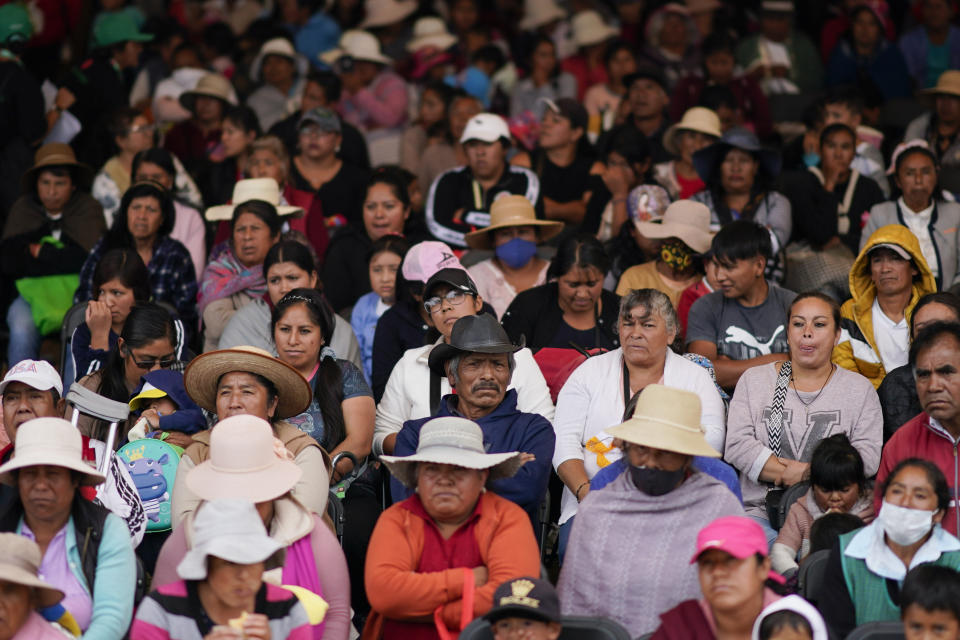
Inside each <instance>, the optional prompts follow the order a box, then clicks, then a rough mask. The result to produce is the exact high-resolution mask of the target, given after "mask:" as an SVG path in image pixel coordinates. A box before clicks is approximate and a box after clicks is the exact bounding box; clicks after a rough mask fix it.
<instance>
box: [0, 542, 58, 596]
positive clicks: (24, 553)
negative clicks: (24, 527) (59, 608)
mask: <svg viewBox="0 0 960 640" xmlns="http://www.w3.org/2000/svg"><path fill="white" fill-rule="evenodd" d="M41 559H42V556H41V555H40V547H38V546H37V543H36V542H34V541H33V540H31V539H30V538H25V537H24V536H21V535H19V534H16V533H0V582H10V583H12V584H19V585H22V586H24V587H30V588H31V589H33V592H34V593H35V594H36V595H37V605H38V606H39V607H40V608H46V607H52V606H53V605H55V604H57V603H58V602H60V601H61V600H63V595H64V594H63V591H61V590H60V589H57V588H56V587H54V586H52V585H49V584H47V583H46V582H44V581H43V580H41V579H40V578H39V573H40V562H41Z"/></svg>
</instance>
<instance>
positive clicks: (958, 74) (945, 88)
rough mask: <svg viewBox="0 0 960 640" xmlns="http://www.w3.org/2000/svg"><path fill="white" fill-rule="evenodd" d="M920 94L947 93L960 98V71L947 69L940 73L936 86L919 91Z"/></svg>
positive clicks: (934, 94)
mask: <svg viewBox="0 0 960 640" xmlns="http://www.w3.org/2000/svg"><path fill="white" fill-rule="evenodd" d="M920 93H921V94H922V95H927V96H936V95H947V96H953V97H955V98H960V71H957V70H956V69H949V70H947V71H944V72H943V73H941V74H940V77H939V78H937V84H936V86H933V87H930V88H929V89H924V90H923V91H920Z"/></svg>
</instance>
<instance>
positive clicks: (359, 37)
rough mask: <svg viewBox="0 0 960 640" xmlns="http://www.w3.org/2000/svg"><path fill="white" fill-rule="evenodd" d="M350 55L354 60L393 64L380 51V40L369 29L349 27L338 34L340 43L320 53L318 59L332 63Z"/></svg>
mask: <svg viewBox="0 0 960 640" xmlns="http://www.w3.org/2000/svg"><path fill="white" fill-rule="evenodd" d="M346 56H350V57H351V58H353V59H354V60H364V61H366V62H376V63H377V64H386V65H391V64H393V60H392V59H390V58H388V57H387V56H385V55H383V52H382V51H380V41H379V40H377V37H376V36H375V35H373V34H372V33H370V32H369V31H363V30H362V29H349V30H347V31H344V32H343V35H342V36H340V43H339V44H338V45H337V48H336V49H331V50H330V51H325V52H324V53H321V54H320V60H322V61H323V62H325V63H327V64H334V63H335V62H336V61H337V60H339V59H340V58H343V57H346Z"/></svg>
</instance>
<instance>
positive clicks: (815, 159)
mask: <svg viewBox="0 0 960 640" xmlns="http://www.w3.org/2000/svg"><path fill="white" fill-rule="evenodd" d="M803 164H804V165H806V166H807V167H808V168H809V167H815V166H817V165H818V164H820V154H819V153H817V152H816V151H809V152H807V153H805V154H803Z"/></svg>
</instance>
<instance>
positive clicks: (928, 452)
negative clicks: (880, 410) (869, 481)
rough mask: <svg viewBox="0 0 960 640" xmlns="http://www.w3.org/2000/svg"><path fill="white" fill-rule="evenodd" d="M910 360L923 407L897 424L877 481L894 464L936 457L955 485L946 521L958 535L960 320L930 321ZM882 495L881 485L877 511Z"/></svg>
mask: <svg viewBox="0 0 960 640" xmlns="http://www.w3.org/2000/svg"><path fill="white" fill-rule="evenodd" d="M910 366H911V367H912V368H913V375H914V378H915V379H916V381H917V396H918V397H919V398H920V406H922V407H923V413H921V414H920V415H918V416H916V417H915V418H913V419H912V420H910V421H909V422H907V423H906V424H905V425H903V426H902V427H900V428H899V429H897V432H896V433H894V434H893V436H892V437H891V438H890V440H889V441H888V442H887V444H886V446H884V448H883V454H882V455H881V456H880V468H879V469H878V470H877V480H876V486H878V487H882V486H883V485H884V482H885V481H886V479H887V476H888V475H889V474H890V472H891V471H892V470H893V468H894V467H896V466H897V464H898V463H899V462H902V461H903V460H906V459H908V458H922V459H924V460H929V461H930V462H932V463H934V464H935V465H937V466H938V467H939V468H940V470H941V471H943V475H944V476H945V477H946V479H947V485H948V486H949V488H950V504H949V506H948V507H947V512H946V515H945V516H944V517H943V521H942V522H941V524H942V525H943V528H944V529H946V530H947V531H949V532H950V533H952V534H953V535H957V532H958V531H960V511H958V509H957V475H958V467H957V465H958V464H960V462H958V459H957V447H958V445H960V389H958V388H957V383H956V377H957V372H958V371H960V324H956V323H943V322H936V323H934V324H932V325H930V326H928V327H925V328H924V329H923V330H922V331H921V332H920V334H919V335H918V336H917V338H916V340H914V342H913V345H912V346H911V347H910ZM882 500H883V495H882V492H880V491H877V492H876V494H875V496H874V505H873V506H874V509H876V511H877V512H879V511H880V505H881V502H882Z"/></svg>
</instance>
